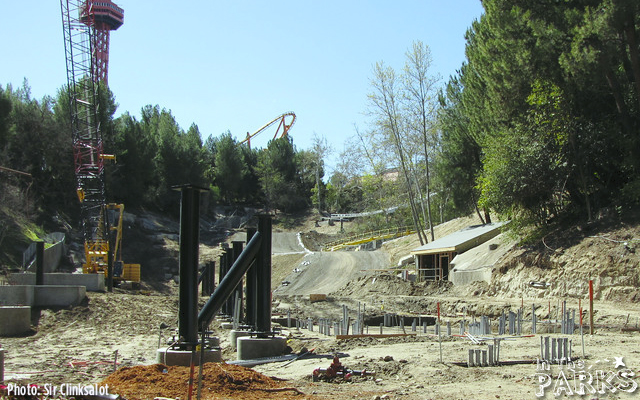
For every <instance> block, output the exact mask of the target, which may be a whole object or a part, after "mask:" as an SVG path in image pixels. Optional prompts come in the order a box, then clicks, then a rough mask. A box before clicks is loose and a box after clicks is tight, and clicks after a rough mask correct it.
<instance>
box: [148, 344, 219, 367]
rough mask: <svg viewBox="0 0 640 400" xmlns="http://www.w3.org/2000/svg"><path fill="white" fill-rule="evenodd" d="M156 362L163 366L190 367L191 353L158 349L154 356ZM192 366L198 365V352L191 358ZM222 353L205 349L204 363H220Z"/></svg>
mask: <svg viewBox="0 0 640 400" xmlns="http://www.w3.org/2000/svg"><path fill="white" fill-rule="evenodd" d="M156 356H157V357H156V360H157V362H158V363H160V364H164V365H180V366H183V367H188V366H190V365H191V351H187V350H174V349H169V348H167V347H164V348H160V349H158V352H157V354H156ZM193 360H194V361H193V362H194V364H196V365H197V364H200V352H199V351H196V354H195V357H194V358H193ZM221 361H222V351H221V350H220V349H205V351H204V362H206V363H208V362H221Z"/></svg>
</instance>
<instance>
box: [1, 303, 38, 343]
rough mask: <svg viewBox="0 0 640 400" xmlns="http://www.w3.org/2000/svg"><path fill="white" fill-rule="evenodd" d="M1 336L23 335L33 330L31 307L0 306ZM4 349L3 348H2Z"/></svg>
mask: <svg viewBox="0 0 640 400" xmlns="http://www.w3.org/2000/svg"><path fill="white" fill-rule="evenodd" d="M0 321H2V323H1V324H0V336H15V335H22V334H25V333H27V332H29V331H30V330H31V307H28V306H2V307H0ZM0 351H2V350H0Z"/></svg>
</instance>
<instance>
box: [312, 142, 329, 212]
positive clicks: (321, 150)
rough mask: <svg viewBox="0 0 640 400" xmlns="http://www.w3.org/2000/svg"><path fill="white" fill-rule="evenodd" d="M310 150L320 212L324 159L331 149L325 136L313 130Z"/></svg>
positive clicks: (321, 206) (322, 203)
mask: <svg viewBox="0 0 640 400" xmlns="http://www.w3.org/2000/svg"><path fill="white" fill-rule="evenodd" d="M311 143H312V144H311V152H312V153H313V155H314V156H315V175H316V189H317V193H316V195H317V202H318V212H322V210H323V206H324V202H323V201H322V192H323V190H322V181H321V179H322V177H323V176H324V159H325V158H326V157H327V156H329V155H330V154H331V152H332V151H333V149H332V148H331V146H330V145H329V144H328V143H327V138H326V137H324V136H318V134H317V133H315V132H314V134H313V138H312V139H311Z"/></svg>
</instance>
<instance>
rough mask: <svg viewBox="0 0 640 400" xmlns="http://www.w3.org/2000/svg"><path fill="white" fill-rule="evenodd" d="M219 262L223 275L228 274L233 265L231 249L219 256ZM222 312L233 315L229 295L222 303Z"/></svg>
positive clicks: (231, 301)
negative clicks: (222, 268)
mask: <svg viewBox="0 0 640 400" xmlns="http://www.w3.org/2000/svg"><path fill="white" fill-rule="evenodd" d="M220 262H222V263H223V264H224V276H227V275H228V274H229V270H230V269H231V266H232V265H233V261H232V260H231V251H230V250H227V251H225V252H224V253H223V254H222V256H221V258H220ZM222 313H223V314H224V315H226V316H227V317H231V316H232V315H233V298H231V297H229V298H228V299H227V301H226V302H225V303H224V307H223V308H222Z"/></svg>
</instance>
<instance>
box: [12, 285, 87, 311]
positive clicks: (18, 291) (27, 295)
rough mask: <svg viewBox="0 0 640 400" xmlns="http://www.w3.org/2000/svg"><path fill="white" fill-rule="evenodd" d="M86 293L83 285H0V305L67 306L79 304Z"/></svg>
mask: <svg viewBox="0 0 640 400" xmlns="http://www.w3.org/2000/svg"><path fill="white" fill-rule="evenodd" d="M86 295H87V293H86V288H85V287H84V286H60V285H41V286H32V285H9V286H0V305H2V306H36V307H68V306H75V305H78V304H80V303H81V302H82V300H84V298H85V297H86Z"/></svg>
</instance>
